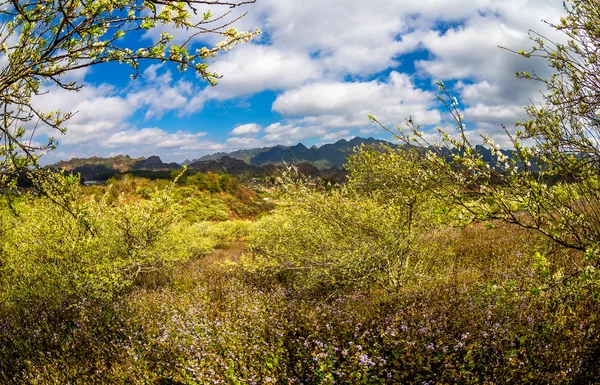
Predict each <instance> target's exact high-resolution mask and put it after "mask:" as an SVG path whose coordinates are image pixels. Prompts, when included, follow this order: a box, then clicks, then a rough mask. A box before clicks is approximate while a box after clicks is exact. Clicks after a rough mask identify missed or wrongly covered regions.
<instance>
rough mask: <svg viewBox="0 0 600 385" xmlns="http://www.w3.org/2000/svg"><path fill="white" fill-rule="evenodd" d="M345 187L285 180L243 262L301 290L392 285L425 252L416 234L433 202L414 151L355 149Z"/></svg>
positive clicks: (427, 218) (427, 224)
mask: <svg viewBox="0 0 600 385" xmlns="http://www.w3.org/2000/svg"><path fill="white" fill-rule="evenodd" d="M348 169H349V171H350V177H349V182H348V186H347V188H339V189H332V190H330V191H318V190H313V189H310V188H308V187H306V185H305V184H304V183H303V181H302V180H300V181H298V180H293V179H288V185H287V188H288V191H287V194H288V198H287V200H286V202H287V205H285V207H282V208H280V209H279V210H278V211H277V212H276V213H275V214H274V215H272V216H269V217H267V218H265V219H263V220H262V221H260V222H258V224H257V230H256V235H255V237H254V238H253V243H252V245H253V248H252V254H251V255H250V256H248V257H247V258H246V259H244V260H243V262H242V264H243V265H244V266H245V267H246V268H247V269H249V271H253V272H254V273H261V272H262V273H263V274H266V275H267V276H273V275H275V276H278V277H279V278H280V279H282V280H284V281H287V282H290V283H292V284H293V285H295V286H297V287H301V288H307V289H311V290H314V289H317V290H325V291H329V290H339V289H342V288H349V287H353V288H357V287H365V286H368V285H369V284H371V283H374V282H377V283H379V284H380V285H382V286H383V287H385V288H386V289H390V290H392V289H396V288H398V287H399V286H400V285H401V284H402V283H403V282H404V281H405V280H406V279H407V278H408V277H409V276H410V275H411V273H414V271H415V269H417V268H418V265H419V260H420V258H421V257H422V256H423V255H425V254H426V253H427V251H428V250H427V249H428V248H427V246H426V245H425V244H424V243H423V242H421V241H420V240H421V233H422V232H424V231H426V230H427V229H428V228H430V227H431V223H432V221H431V218H432V217H433V216H434V207H435V204H436V201H435V200H434V199H433V197H432V196H431V195H430V194H428V193H427V187H428V184H429V183H431V182H430V180H429V178H430V176H429V174H428V173H427V172H425V170H423V169H421V168H420V167H419V159H418V154H412V153H407V152H401V151H395V150H391V149H389V148H388V149H387V150H386V152H384V153H381V152H377V151H375V150H372V149H368V148H361V149H360V150H359V151H358V152H357V153H356V154H355V155H353V156H352V157H351V161H350V162H349V167H348Z"/></svg>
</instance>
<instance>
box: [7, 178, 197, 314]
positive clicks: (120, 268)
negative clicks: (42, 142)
mask: <svg viewBox="0 0 600 385" xmlns="http://www.w3.org/2000/svg"><path fill="white" fill-rule="evenodd" d="M58 178H62V179H63V181H62V182H64V183H65V184H68V186H65V189H64V190H63V191H61V197H62V198H61V202H59V203H61V206H58V205H56V204H54V203H53V202H52V201H51V199H50V198H45V197H43V198H33V197H32V198H31V199H30V200H29V201H28V202H26V203H24V204H22V205H20V206H19V215H18V216H16V217H12V218H10V219H9V218H6V219H7V220H10V221H11V222H10V228H9V230H7V231H6V232H5V233H4V234H3V235H2V238H1V242H2V247H1V251H0V253H1V255H2V261H3V263H2V265H1V269H0V272H1V273H0V274H1V275H0V277H1V279H2V290H1V292H2V296H3V297H4V298H3V299H4V300H8V301H19V300H23V301H27V300H29V299H33V298H38V297H39V299H40V300H47V299H48V298H49V297H52V298H54V299H56V300H57V301H58V302H57V305H60V304H61V302H62V301H63V300H64V301H66V300H69V301H77V299H78V298H97V299H103V298H111V297H112V296H113V295H114V294H115V293H118V292H119V291H121V290H123V289H124V288H126V287H127V286H128V285H129V284H130V283H131V281H132V279H133V278H135V277H136V276H138V275H140V274H144V273H147V272H149V271H153V270H156V269H158V268H160V267H161V266H164V265H166V264H169V263H170V262H172V261H176V260H180V259H182V258H187V256H188V250H187V246H186V243H185V241H184V240H183V239H182V238H181V237H180V236H179V234H177V232H176V231H174V227H173V223H175V222H176V221H177V220H178V218H179V216H180V215H179V208H178V206H177V205H175V204H173V202H172V200H171V199H170V197H169V191H168V190H167V191H162V192H160V193H158V194H157V195H156V196H155V197H153V198H152V199H150V200H138V201H126V200H124V199H123V198H122V197H121V198H118V199H117V201H115V202H114V203H113V204H109V203H107V199H101V200H100V201H94V200H91V199H84V198H82V197H81V195H80V187H79V186H78V185H77V181H76V180H74V179H71V180H69V179H68V178H64V177H62V176H58ZM62 182H61V183H62ZM65 208H66V209H65Z"/></svg>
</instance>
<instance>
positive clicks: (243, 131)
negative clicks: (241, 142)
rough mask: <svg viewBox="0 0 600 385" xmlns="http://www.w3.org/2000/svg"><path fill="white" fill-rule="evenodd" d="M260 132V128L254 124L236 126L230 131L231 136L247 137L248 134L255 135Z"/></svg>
mask: <svg viewBox="0 0 600 385" xmlns="http://www.w3.org/2000/svg"><path fill="white" fill-rule="evenodd" d="M260 130H261V127H260V126H259V125H258V124H256V123H247V124H242V125H239V126H236V127H235V128H234V129H233V130H231V134H232V135H248V134H257V133H259V132H260Z"/></svg>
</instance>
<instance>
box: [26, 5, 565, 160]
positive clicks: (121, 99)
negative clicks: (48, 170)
mask: <svg viewBox="0 0 600 385" xmlns="http://www.w3.org/2000/svg"><path fill="white" fill-rule="evenodd" d="M211 10H212V12H213V13H215V14H216V13H218V12H219V11H224V9H219V8H218V7H216V8H215V7H213V8H212V9H211ZM243 12H248V14H247V15H246V16H245V17H244V18H243V19H241V20H240V21H239V22H237V23H236V24H235V26H236V27H237V28H238V29H240V30H252V29H254V28H255V27H258V28H259V29H261V30H262V31H263V34H262V35H260V36H258V37H257V38H255V39H253V40H252V41H251V42H250V43H247V44H244V45H238V46H236V47H235V48H234V49H233V50H231V51H228V52H221V53H219V54H218V55H217V57H216V58H214V59H211V61H210V64H211V68H212V69H213V70H216V71H217V72H219V73H220V74H221V75H223V78H222V79H221V80H220V82H219V84H218V85H217V86H216V87H210V86H208V85H207V84H206V83H205V82H204V81H203V80H202V79H200V78H198V77H197V76H196V75H195V74H194V73H192V72H186V73H183V74H181V73H179V72H178V71H177V69H176V68H174V67H171V66H169V65H161V64H152V65H148V64H145V65H143V67H142V71H143V72H142V76H141V77H140V78H139V79H136V80H131V79H130V78H129V75H130V74H131V70H130V69H129V68H127V67H126V66H125V65H118V64H110V65H102V66H95V67H93V68H92V69H89V70H84V71H79V72H77V73H73V74H70V75H69V76H70V77H71V78H72V79H74V80H77V81H79V82H81V83H82V84H84V85H85V87H84V88H83V89H82V90H81V91H80V92H78V93H73V92H66V91H64V90H59V89H52V90H50V92H49V94H47V95H44V96H41V97H39V98H37V100H36V101H35V102H36V105H37V106H39V107H40V108H42V109H45V110H55V109H59V108H60V109H61V110H63V111H66V110H72V111H78V113H77V114H76V115H75V117H74V118H73V119H72V120H71V121H70V122H68V124H67V127H68V128H69V130H68V132H67V134H66V135H62V136H60V137H59V138H58V139H59V142H60V145H59V147H58V149H57V150H55V151H53V152H51V153H49V154H47V155H45V156H44V158H43V163H51V162H54V161H56V160H58V159H69V158H72V157H89V156H92V155H97V156H112V155H116V154H129V155H131V156H135V157H137V156H149V155H154V154H155V155H159V156H161V158H163V160H165V161H182V160H184V159H186V158H188V159H192V158H198V157H200V156H202V155H204V154H207V153H213V152H217V151H232V150H236V149H241V148H252V147H263V146H272V145H275V144H286V145H289V144H295V143H298V142H300V141H301V142H303V143H304V144H306V145H307V146H310V145H312V144H323V143H327V142H332V141H336V140H339V139H341V138H351V137H353V136H365V137H366V136H374V137H378V138H384V139H389V138H390V135H389V134H388V133H386V132H385V131H383V130H381V129H378V128H377V127H376V126H374V125H372V124H370V122H369V121H368V119H367V115H368V114H372V115H375V116H377V117H378V118H379V119H380V120H381V121H382V122H383V123H384V124H387V125H390V126H394V125H398V124H402V122H403V121H404V119H405V118H406V117H408V116H409V115H413V116H414V118H415V120H416V121H417V122H419V123H422V124H423V125H424V126H425V127H426V128H427V129H430V130H432V132H433V128H434V127H435V126H442V127H449V124H450V122H448V120H447V116H446V115H445V114H444V111H443V110H441V109H440V108H439V107H440V106H439V105H438V104H437V103H436V101H435V96H436V87H435V86H434V83H435V81H436V80H444V81H445V82H446V83H447V84H450V85H451V86H452V92H453V94H455V95H456V96H457V97H458V99H459V100H460V103H461V104H460V106H461V107H462V109H463V111H464V114H465V116H466V120H467V122H468V127H469V129H470V135H472V136H477V135H480V134H489V135H490V136H491V137H492V138H494V139H495V140H496V141H497V142H499V143H500V144H503V145H506V144H507V141H506V137H505V136H504V134H503V131H502V128H501V124H503V123H504V124H506V125H507V126H509V127H511V126H514V122H515V121H517V120H518V119H520V118H523V106H524V105H526V104H528V103H529V102H530V101H531V100H533V101H536V100H539V98H540V94H539V91H538V89H539V86H540V85H539V84H537V83H534V82H526V81H521V80H517V79H515V77H514V74H515V71H517V70H526V71H536V72H538V73H541V74H544V73H546V72H547V70H548V66H547V64H545V63H544V62H540V61H535V60H525V59H522V58H520V57H518V56H517V55H515V54H511V53H509V52H506V51H503V50H500V49H499V48H498V47H497V46H498V45H503V46H507V47H510V48H514V49H517V50H518V49H527V48H530V47H531V42H529V41H528V38H527V31H528V30H529V29H533V30H536V31H539V32H543V33H544V34H546V35H548V36H550V37H556V38H560V37H557V36H555V32H553V31H552V30H551V29H549V28H548V27H547V26H546V25H545V24H544V23H543V22H542V19H544V20H547V21H556V20H558V18H559V17H560V16H561V15H562V13H563V10H562V1H554V0H552V1H545V0H511V1H507V0H500V1H499V0H370V1H365V0H329V1H323V0H302V1H300V0H257V2H256V3H255V4H252V5H248V6H246V7H244V8H243V9H236V10H234V11H233V12H232V13H231V14H230V15H229V16H228V18H229V19H233V18H236V17H237V16H239V15H240V14H241V13H243ZM159 34H160V31H159V30H156V31H153V32H151V33H148V34H146V35H145V36H137V37H135V38H133V37H132V38H131V41H130V43H131V45H132V46H135V45H136V44H138V42H137V41H136V39H147V40H149V39H156V38H157V36H158V35H159ZM184 35H185V32H182V31H177V32H176V38H177V39H183V38H184V37H185V36H184ZM219 40H220V39H219V37H218V36H206V35H204V36H200V37H199V38H198V40H197V41H196V44H197V46H198V47H201V46H203V45H212V44H215V43H217V42H218V41H219ZM146 43H147V42H146ZM42 134H44V133H43V131H42ZM45 134H47V132H46V133H45ZM39 140H43V137H41V138H39Z"/></svg>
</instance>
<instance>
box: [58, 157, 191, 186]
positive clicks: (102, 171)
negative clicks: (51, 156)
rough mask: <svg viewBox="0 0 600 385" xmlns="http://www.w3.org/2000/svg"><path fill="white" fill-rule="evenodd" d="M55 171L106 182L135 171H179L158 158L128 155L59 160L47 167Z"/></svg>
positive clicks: (176, 165)
mask: <svg viewBox="0 0 600 385" xmlns="http://www.w3.org/2000/svg"><path fill="white" fill-rule="evenodd" d="M48 167H50V168H55V169H63V168H64V169H65V170H66V171H70V172H72V173H75V174H80V175H81V178H82V180H84V181H89V180H106V179H108V178H110V177H112V176H114V175H115V174H117V173H120V172H121V173H123V172H128V171H135V170H150V171H170V170H177V169H180V168H181V166H180V165H179V164H177V163H163V161H162V160H161V159H160V157H158V156H150V157H148V158H144V157H141V158H131V157H130V156H129V155H117V156H115V157H112V158H100V157H98V156H93V157H91V158H72V159H71V160H61V161H59V162H57V163H55V164H53V165H50V166H48Z"/></svg>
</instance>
